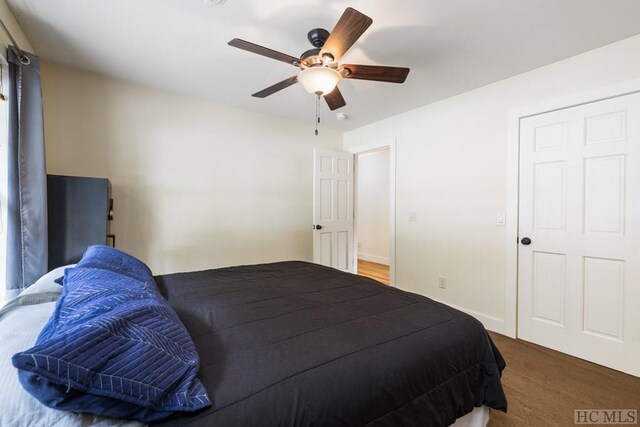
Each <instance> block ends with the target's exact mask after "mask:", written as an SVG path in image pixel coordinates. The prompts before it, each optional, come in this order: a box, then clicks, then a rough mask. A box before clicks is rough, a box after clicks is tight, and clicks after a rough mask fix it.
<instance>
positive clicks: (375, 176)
mask: <svg viewBox="0 0 640 427" xmlns="http://www.w3.org/2000/svg"><path fill="white" fill-rule="evenodd" d="M391 157H392V156H391V149H390V147H389V146H387V147H382V148H380V149H375V150H372V151H366V152H363V153H355V181H356V182H355V203H354V208H355V209H354V218H355V240H356V245H354V255H355V256H354V258H355V271H356V272H357V274H359V275H361V276H366V277H370V278H372V279H374V280H377V281H379V282H381V283H384V284H386V285H389V284H391V275H390V264H391V255H392V254H391V252H392V250H391V248H392V244H391V242H392V231H391V224H392V222H391V220H392V212H391V206H392V204H391V197H392V191H391V188H392V187H391V172H392V167H391Z"/></svg>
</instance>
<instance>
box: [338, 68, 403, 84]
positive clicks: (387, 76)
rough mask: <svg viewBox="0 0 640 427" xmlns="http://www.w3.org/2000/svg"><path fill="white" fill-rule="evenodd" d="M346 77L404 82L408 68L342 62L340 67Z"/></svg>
mask: <svg viewBox="0 0 640 427" xmlns="http://www.w3.org/2000/svg"><path fill="white" fill-rule="evenodd" d="M340 68H341V69H342V70H343V72H342V75H343V76H344V78H346V79H359V80H373V81H376V82H388V83H404V81H405V80H406V78H407V76H408V75H409V68H402V67H384V66H379V65H356V64H344V65H342V66H341V67H340Z"/></svg>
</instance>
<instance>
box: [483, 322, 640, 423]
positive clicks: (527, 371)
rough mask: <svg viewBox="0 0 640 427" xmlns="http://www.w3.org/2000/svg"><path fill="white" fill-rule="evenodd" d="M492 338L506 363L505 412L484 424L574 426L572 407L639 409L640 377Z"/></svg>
mask: <svg viewBox="0 0 640 427" xmlns="http://www.w3.org/2000/svg"><path fill="white" fill-rule="evenodd" d="M491 338H492V339H493V340H494V342H495V344H496V346H497V347H498V349H500V352H501V353H502V355H503V356H504V358H505V360H506V361H507V367H506V368H505V370H504V372H503V375H502V384H503V386H504V389H505V393H506V395H507V401H508V404H509V410H508V412H507V413H506V414H505V413H502V412H500V411H491V417H490V420H489V424H488V426H489V427H503V426H532V427H536V426H574V425H575V424H574V419H573V417H574V412H573V411H574V409H637V410H639V412H640V378H636V377H633V376H631V375H627V374H623V373H621V372H618V371H614V370H613V369H608V368H605V367H602V366H599V365H596V364H593V363H590V362H587V361H584V360H582V359H577V358H575V357H572V356H568V355H566V354H563V353H559V352H557V351H554V350H550V349H547V348H545V347H540V346H538V345H535V344H531V343H528V342H525V341H521V340H514V339H511V338H508V337H505V336H503V335H498V334H494V333H491Z"/></svg>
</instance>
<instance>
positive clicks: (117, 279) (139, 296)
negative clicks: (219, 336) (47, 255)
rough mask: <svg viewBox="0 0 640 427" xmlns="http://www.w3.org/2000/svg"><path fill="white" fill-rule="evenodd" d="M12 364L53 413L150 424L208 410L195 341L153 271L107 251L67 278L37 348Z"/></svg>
mask: <svg viewBox="0 0 640 427" xmlns="http://www.w3.org/2000/svg"><path fill="white" fill-rule="evenodd" d="M12 360H13V365H14V366H15V367H16V368H18V370H19V371H18V375H19V379H20V382H21V383H22V385H23V386H24V388H25V389H26V390H27V391H28V392H29V393H31V394H32V395H33V396H34V397H36V398H37V399H38V400H40V401H41V402H42V403H43V404H45V405H47V406H49V407H51V408H55V409H61V410H66V411H73V412H88V413H93V414H98V415H104V416H109V417H114V418H126V419H134V420H137V421H141V422H144V423H149V422H152V421H157V420H160V419H163V418H166V417H168V416H170V415H173V414H174V413H176V412H193V411H197V410H200V409H202V408H206V407H208V406H210V405H211V402H210V400H209V397H208V396H207V392H206V390H205V388H204V386H203V385H202V383H201V382H200V381H199V380H198V379H197V377H196V375H197V373H198V367H199V358H198V354H197V353H196V350H195V347H194V345H193V341H192V340H191V337H190V336H189V334H188V332H187V330H186V329H185V327H184V325H183V324H182V323H181V322H180V319H179V318H178V316H177V315H176V313H175V312H174V311H173V309H171V307H170V306H169V305H168V303H167V302H166V301H165V300H164V298H163V297H162V296H161V295H160V293H159V292H158V288H157V287H156V284H155V282H154V280H153V277H152V275H151V271H150V270H149V268H148V267H147V266H146V265H145V264H143V263H142V262H140V261H138V260H137V259H135V258H133V257H131V256H129V255H127V254H125V253H123V252H120V251H118V250H116V249H113V248H109V247H106V246H92V247H90V248H89V249H87V251H86V252H85V254H84V256H83V258H82V260H81V261H80V262H79V263H78V265H77V266H76V267H74V268H69V269H67V270H66V271H65V275H64V285H63V291H62V295H61V297H60V299H59V301H58V303H57V305H56V308H55V311H54V313H53V315H52V316H51V319H49V322H48V323H47V324H46V326H45V327H44V329H43V330H42V332H41V333H40V335H39V337H38V339H37V341H36V343H35V346H34V347H33V348H31V349H29V350H26V351H23V352H21V353H18V354H16V355H14V356H13V359H12Z"/></svg>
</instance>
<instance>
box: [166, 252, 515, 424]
mask: <svg viewBox="0 0 640 427" xmlns="http://www.w3.org/2000/svg"><path fill="white" fill-rule="evenodd" d="M156 281H157V283H158V286H159V287H160V289H161V291H162V293H163V294H164V295H165V297H166V298H167V300H168V301H169V303H170V304H171V305H172V306H173V308H174V309H175V310H176V312H177V313H178V315H179V316H180V318H181V319H182V321H183V322H184V324H185V326H186V327H187V329H188V330H189V332H190V334H191V336H192V337H193V340H194V342H195V345H196V348H197V350H198V353H199V355H200V364H201V366H200V373H199V375H198V376H199V378H200V379H201V380H202V381H203V383H204V385H205V386H206V388H207V390H208V392H209V396H210V397H211V399H212V401H213V406H212V407H211V408H209V409H206V410H203V411H201V412H198V413H196V414H193V415H188V416H182V417H178V418H174V419H171V420H167V421H165V425H190V426H213V427H218V426H300V425H317V426H329V425H336V426H338V425H339V426H359V425H370V426H382V425H385V426H391V425H394V426H396V425H398V426H399V425H402V426H413V425H415V426H421V427H424V426H448V425H450V424H451V423H453V422H454V421H455V419H456V418H458V417H461V416H462V415H464V414H466V413H468V412H470V411H471V410H472V409H473V407H474V406H481V405H487V406H489V407H491V408H495V409H500V410H506V408H507V402H506V399H505V396H504V392H503V390H502V385H501V383H500V373H501V371H502V369H503V368H504V366H505V364H504V360H503V359H502V356H501V355H500V353H499V351H498V350H497V349H496V348H495V346H494V345H493V343H492V342H491V340H490V338H489V336H488V335H487V333H486V331H485V329H484V328H483V326H482V325H481V324H480V323H479V322H478V321H477V320H475V319H474V318H472V317H471V316H468V315H466V314H464V313H461V312H460V311H457V310H454V309H452V308H450V307H448V306H446V305H443V304H440V303H437V302H434V301H432V300H430V299H428V298H425V297H422V296H419V295H416V294H412V293H408V292H403V291H400V290H398V289H394V288H391V287H388V286H385V285H382V284H380V283H378V282H376V281H374V280H371V279H367V278H364V277H360V276H355V275H352V274H347V273H342V272H340V271H337V270H334V269H330V268H326V267H322V266H319V265H315V264H309V263H305V262H281V263H274V264H263V265H252V266H242V267H232V268H223V269H216V270H208V271H200V272H191V273H178V274H170V275H164V276H157V277H156Z"/></svg>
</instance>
